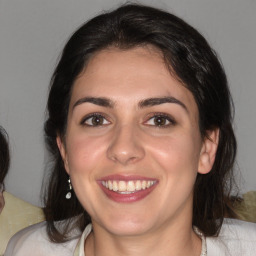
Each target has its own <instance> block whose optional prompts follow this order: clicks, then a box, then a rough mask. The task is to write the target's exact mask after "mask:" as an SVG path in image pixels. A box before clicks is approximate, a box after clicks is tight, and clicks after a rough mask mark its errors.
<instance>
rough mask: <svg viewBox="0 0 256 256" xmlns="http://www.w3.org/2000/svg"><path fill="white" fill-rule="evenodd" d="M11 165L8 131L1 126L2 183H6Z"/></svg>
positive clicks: (0, 168)
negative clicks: (5, 179)
mask: <svg viewBox="0 0 256 256" xmlns="http://www.w3.org/2000/svg"><path fill="white" fill-rule="evenodd" d="M9 165H10V154H9V145H8V136H7V133H6V131H5V130H4V129H3V128H2V127H1V126H0V183H3V182H4V178H5V176H6V174H7V172H8V169H9Z"/></svg>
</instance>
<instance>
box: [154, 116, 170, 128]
mask: <svg viewBox="0 0 256 256" xmlns="http://www.w3.org/2000/svg"><path fill="white" fill-rule="evenodd" d="M169 123H170V122H169V121H168V120H167V119H166V118H165V117H163V116H157V117H154V124H155V125H156V126H163V125H166V124H169Z"/></svg>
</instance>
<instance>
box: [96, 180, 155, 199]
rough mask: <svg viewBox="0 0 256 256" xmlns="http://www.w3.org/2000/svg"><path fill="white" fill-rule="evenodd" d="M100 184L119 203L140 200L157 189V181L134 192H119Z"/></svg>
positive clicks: (107, 194)
mask: <svg viewBox="0 0 256 256" xmlns="http://www.w3.org/2000/svg"><path fill="white" fill-rule="evenodd" d="M99 185H100V187H101V189H102V190H103V192H104V193H105V195H106V196H107V197H108V198H109V199H111V200H113V201H115V202H118V203H133V202H137V201H140V200H142V199H143V198H145V197H146V196H148V195H149V194H150V193H151V192H152V191H153V190H154V189H155V187H156V185H157V183H155V184H154V185H153V186H151V187H150V188H147V189H144V190H140V191H135V192H134V193H131V194H119V193H117V192H114V191H112V190H109V189H107V188H105V187H104V186H103V185H102V184H101V183H99Z"/></svg>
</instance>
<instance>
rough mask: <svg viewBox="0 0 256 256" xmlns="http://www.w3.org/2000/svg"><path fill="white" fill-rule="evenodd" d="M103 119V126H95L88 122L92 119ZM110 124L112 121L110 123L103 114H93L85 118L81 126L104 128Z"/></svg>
mask: <svg viewBox="0 0 256 256" xmlns="http://www.w3.org/2000/svg"><path fill="white" fill-rule="evenodd" d="M94 117H95V118H103V119H104V120H103V123H102V124H98V125H93V124H87V123H86V122H88V120H90V119H91V118H94ZM105 121H107V122H108V123H107V124H104V122H105ZM109 123H110V121H108V119H107V118H106V117H105V116H104V115H103V114H101V113H92V114H89V115H87V116H85V117H84V118H83V119H82V120H81V122H80V124H81V125H83V126H89V127H97V126H99V127H100V126H103V125H108V124H109Z"/></svg>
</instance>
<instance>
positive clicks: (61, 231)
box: [5, 5, 256, 256]
mask: <svg viewBox="0 0 256 256" xmlns="http://www.w3.org/2000/svg"><path fill="white" fill-rule="evenodd" d="M48 115H49V116H48V120H47V121H46V124H45V134H46V141H47V144H48V146H49V149H50V151H51V153H52V155H53V158H54V168H53V170H52V175H51V178H50V183H49V187H48V191H47V194H46V204H45V206H46V207H45V215H46V220H47V222H46V224H40V225H36V226H34V227H32V228H28V229H26V230H24V231H22V232H20V233H18V234H17V235H16V236H15V237H14V238H13V239H12V240H11V242H10V244H9V247H8V249H7V251H6V254H5V255H34V250H35V249H36V252H37V255H90V256H91V255H135V254H136V255H196V256H199V255H253V253H254V250H255V247H256V245H255V241H256V231H255V225H253V224H250V225H249V224H247V223H246V222H239V221H235V220H231V219H228V220H224V214H225V212H226V209H227V208H228V207H229V201H228V199H227V198H229V193H230V190H231V184H232V169H233V163H234V160H235V155H236V140H235V137H234V133H233V129H232V124H231V121H232V108H231V97H230V93H229V89H228V85H227V80H226V76H225V73H224V71H223V68H222V66H221V64H220V62H219V61H218V59H217V57H216V54H215V53H214V51H213V50H212V49H211V48H210V47H209V45H208V43H207V42H206V40H205V39H204V38H203V37H202V36H201V35H200V34H199V33H198V32H197V31H196V30H195V29H194V28H192V27H191V26H189V25H188V24H187V23H185V22H184V21H183V20H181V19H179V18H177V17H176V16H174V15H172V14H169V13H166V12H164V11H161V10H157V9H154V8H150V7H145V6H140V5H125V6H122V7H120V8H118V9H116V10H114V11H112V12H109V13H105V14H102V15H99V16H97V17H95V18H94V19H92V20H90V21H89V22H87V23H86V24H84V25H83V26H82V27H81V28H80V29H78V30H77V31H76V32H75V33H74V34H73V36H72V37H71V38H70V40H69V41H68V43H67V45H66V46H65V48H64V50H63V53H62V56H61V59H60V61H59V63H58V65H57V67H56V70H55V72H54V74H53V77H52V83H51V89H50V94H49V98H48ZM231 215H232V212H231ZM21 241H22V242H21ZM50 241H51V242H50ZM245 241H246V242H245Z"/></svg>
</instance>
